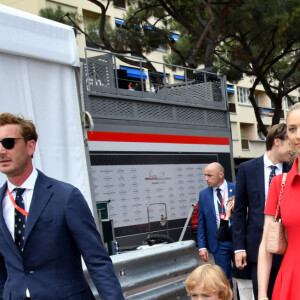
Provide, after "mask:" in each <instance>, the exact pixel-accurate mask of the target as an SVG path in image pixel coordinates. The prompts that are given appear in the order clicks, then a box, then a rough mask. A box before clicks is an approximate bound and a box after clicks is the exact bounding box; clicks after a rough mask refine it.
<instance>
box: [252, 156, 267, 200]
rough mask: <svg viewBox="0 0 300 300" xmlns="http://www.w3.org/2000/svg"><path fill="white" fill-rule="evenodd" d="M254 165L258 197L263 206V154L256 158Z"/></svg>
mask: <svg viewBox="0 0 300 300" xmlns="http://www.w3.org/2000/svg"><path fill="white" fill-rule="evenodd" d="M254 167H255V170H254V171H255V174H256V182H257V186H258V190H259V195H260V199H261V201H262V203H263V205H264V206H265V167H264V158H263V156H261V157H259V158H258V159H257V164H256V165H255V166H254Z"/></svg>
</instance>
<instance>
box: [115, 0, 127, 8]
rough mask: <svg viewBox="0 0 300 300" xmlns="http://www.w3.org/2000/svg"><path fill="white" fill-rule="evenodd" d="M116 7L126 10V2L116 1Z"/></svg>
mask: <svg viewBox="0 0 300 300" xmlns="http://www.w3.org/2000/svg"><path fill="white" fill-rule="evenodd" d="M114 6H117V7H122V8H126V4H125V0H114Z"/></svg>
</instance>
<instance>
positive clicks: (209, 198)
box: [198, 181, 235, 254]
mask: <svg viewBox="0 0 300 300" xmlns="http://www.w3.org/2000/svg"><path fill="white" fill-rule="evenodd" d="M227 187H228V197H231V196H234V194H235V184H234V183H232V182H228V181H227ZM217 231H218V228H217V223H216V210H215V205H214V196H213V188H211V187H207V188H206V189H204V190H202V191H201V192H200V193H199V213H198V249H201V248H207V249H209V251H210V252H211V253H212V254H214V253H215V252H216V251H217V248H218V240H217Z"/></svg>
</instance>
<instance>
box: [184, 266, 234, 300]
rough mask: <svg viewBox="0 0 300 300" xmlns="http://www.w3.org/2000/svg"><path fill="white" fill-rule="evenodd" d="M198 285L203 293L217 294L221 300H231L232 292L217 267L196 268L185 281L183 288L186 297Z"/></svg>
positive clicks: (224, 276)
mask: <svg viewBox="0 0 300 300" xmlns="http://www.w3.org/2000/svg"><path fill="white" fill-rule="evenodd" d="M198 285H200V286H201V288H202V289H203V291H204V292H209V293H214V294H217V295H218V297H219V298H220V299H222V300H231V299H232V291H231V287H230V283H229V281H228V279H227V277H226V275H225V273H224V272H223V270H222V269H221V268H220V267H219V266H217V265H211V264H205V265H202V266H200V267H198V268H196V269H195V270H194V271H193V272H192V273H191V274H190V276H188V278H187V279H186V282H185V286H186V291H187V293H188V295H189V296H190V295H191V291H192V290H193V289H194V288H195V287H196V286H198Z"/></svg>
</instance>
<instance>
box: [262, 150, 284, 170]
mask: <svg viewBox="0 0 300 300" xmlns="http://www.w3.org/2000/svg"><path fill="white" fill-rule="evenodd" d="M264 166H265V168H268V167H270V166H273V164H272V162H271V161H270V159H269V157H268V155H267V153H265V154H264ZM275 166H276V167H277V168H278V171H279V173H282V162H281V163H279V164H276V165H275Z"/></svg>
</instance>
